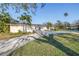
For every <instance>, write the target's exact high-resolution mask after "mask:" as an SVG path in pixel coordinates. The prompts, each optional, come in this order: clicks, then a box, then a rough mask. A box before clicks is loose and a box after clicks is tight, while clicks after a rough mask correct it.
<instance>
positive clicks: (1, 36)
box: [0, 33, 31, 40]
mask: <svg viewBox="0 0 79 59" xmlns="http://www.w3.org/2000/svg"><path fill="white" fill-rule="evenodd" d="M26 34H31V33H0V40H8V39H10V38H14V37H17V36H22V35H26Z"/></svg>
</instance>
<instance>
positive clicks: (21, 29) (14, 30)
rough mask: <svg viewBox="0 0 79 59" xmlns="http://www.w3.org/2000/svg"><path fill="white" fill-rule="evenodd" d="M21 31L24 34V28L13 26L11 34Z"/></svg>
mask: <svg viewBox="0 0 79 59" xmlns="http://www.w3.org/2000/svg"><path fill="white" fill-rule="evenodd" d="M19 31H22V32H23V26H21V25H20V26H16V25H12V26H10V32H11V33H17V32H19Z"/></svg>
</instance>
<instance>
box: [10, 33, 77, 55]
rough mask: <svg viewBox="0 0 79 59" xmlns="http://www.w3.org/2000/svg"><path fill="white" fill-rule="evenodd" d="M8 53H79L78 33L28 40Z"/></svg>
mask: <svg viewBox="0 0 79 59" xmlns="http://www.w3.org/2000/svg"><path fill="white" fill-rule="evenodd" d="M10 55H15V56H18V55H19V56H64V55H65V56H66V55H79V35H76V34H60V35H55V36H54V38H51V39H50V38H49V37H43V39H36V40H34V41H31V42H29V43H28V44H26V45H25V46H23V47H21V48H19V49H17V50H16V51H14V52H13V53H11V54H10Z"/></svg>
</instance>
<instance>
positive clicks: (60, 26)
mask: <svg viewBox="0 0 79 59" xmlns="http://www.w3.org/2000/svg"><path fill="white" fill-rule="evenodd" d="M55 27H56V29H57V30H59V29H63V28H64V25H63V23H62V22H61V21H60V20H57V23H56V24H55Z"/></svg>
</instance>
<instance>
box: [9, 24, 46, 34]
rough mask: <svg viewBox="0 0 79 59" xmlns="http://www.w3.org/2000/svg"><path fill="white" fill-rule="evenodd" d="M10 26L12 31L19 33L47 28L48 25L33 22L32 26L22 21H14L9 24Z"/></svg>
mask: <svg viewBox="0 0 79 59" xmlns="http://www.w3.org/2000/svg"><path fill="white" fill-rule="evenodd" d="M8 25H9V26H10V32H11V33H17V32H33V30H42V31H44V30H47V27H46V26H45V25H41V24H32V28H33V29H32V28H30V27H29V25H27V24H22V23H16V24H15V23H12V24H8Z"/></svg>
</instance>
